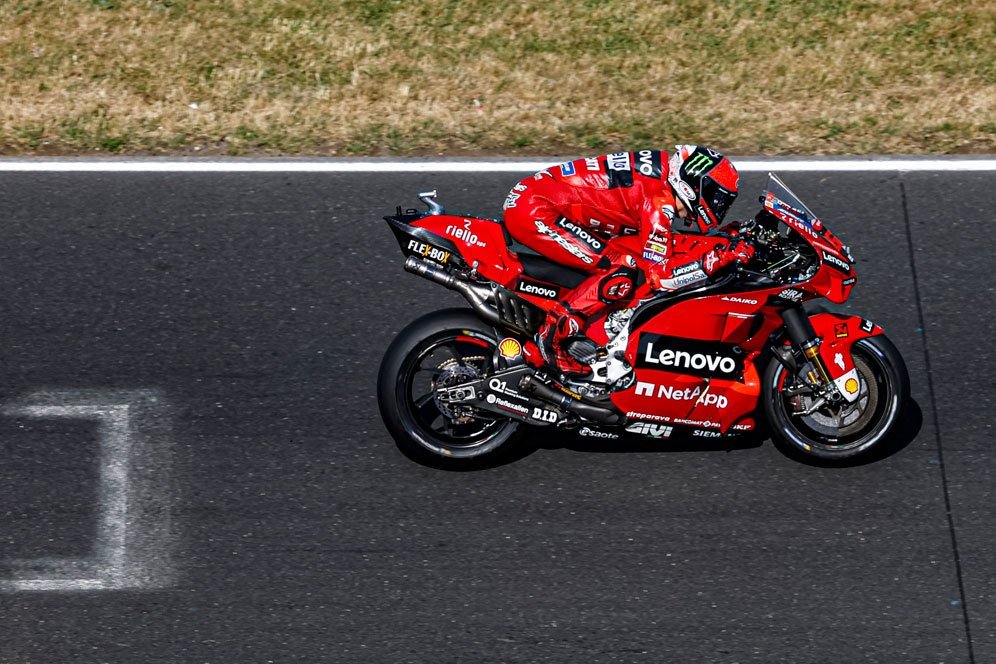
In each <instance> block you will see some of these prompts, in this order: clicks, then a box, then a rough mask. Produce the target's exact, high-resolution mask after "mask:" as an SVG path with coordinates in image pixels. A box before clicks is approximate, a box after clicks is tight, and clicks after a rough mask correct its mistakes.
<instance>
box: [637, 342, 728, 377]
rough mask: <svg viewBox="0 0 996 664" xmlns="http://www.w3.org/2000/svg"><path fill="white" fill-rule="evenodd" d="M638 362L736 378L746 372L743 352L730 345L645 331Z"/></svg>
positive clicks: (695, 373)
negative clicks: (744, 370)
mask: <svg viewBox="0 0 996 664" xmlns="http://www.w3.org/2000/svg"><path fill="white" fill-rule="evenodd" d="M636 365H637V366H638V367H646V368H649V369H659V370H661V371H673V372H675V373H683V374H690V375H693V376H715V377H719V378H729V379H734V380H735V379H737V378H738V377H739V376H740V374H741V372H742V371H743V354H742V353H741V352H740V350H739V349H738V348H736V346H732V345H730V344H724V343H719V342H715V341H698V340H694V339H682V338H680V337H668V336H664V335H660V334H651V333H644V334H641V335H640V343H639V349H638V354H637V358H636Z"/></svg>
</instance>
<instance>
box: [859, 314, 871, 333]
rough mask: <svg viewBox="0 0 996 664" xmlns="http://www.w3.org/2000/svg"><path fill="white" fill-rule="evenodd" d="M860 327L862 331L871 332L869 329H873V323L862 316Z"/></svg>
mask: <svg viewBox="0 0 996 664" xmlns="http://www.w3.org/2000/svg"><path fill="white" fill-rule="evenodd" d="M860 327H861V331H862V332H868V333H871V331H872V330H874V329H875V323H873V322H871V321H870V320H868V319H867V318H862V319H861V325H860Z"/></svg>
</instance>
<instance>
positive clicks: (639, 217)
mask: <svg viewBox="0 0 996 664" xmlns="http://www.w3.org/2000/svg"><path fill="white" fill-rule="evenodd" d="M734 173H735V171H734ZM504 210H505V213H504V221H505V226H506V227H507V228H508V232H509V233H510V234H511V235H512V237H513V238H515V239H516V240H517V241H519V242H521V243H522V244H524V245H526V246H527V247H529V248H530V249H533V250H534V251H536V252H538V253H540V254H542V255H543V256H545V257H547V258H549V259H551V260H554V261H556V262H558V263H560V264H562V265H565V266H567V267H570V268H573V269H575V270H580V271H583V272H587V273H589V274H590V275H591V276H590V277H589V278H588V279H586V280H585V281H584V282H582V283H581V285H579V286H578V287H577V288H575V289H574V290H572V291H570V292H569V293H568V294H567V295H566V296H565V297H564V298H563V299H562V300H561V301H560V303H559V305H560V306H558V307H555V308H554V310H553V311H552V312H551V315H550V317H549V318H548V321H547V325H546V326H545V328H544V330H542V331H541V333H540V335H541V336H542V337H545V338H546V339H547V340H548V341H550V342H552V343H551V344H550V345H551V346H552V350H553V351H554V352H555V353H556V355H557V364H558V365H559V366H560V369H561V370H562V371H578V370H583V369H584V367H583V365H580V364H578V363H576V362H573V360H571V359H570V358H569V357H568V356H566V355H565V354H564V353H563V352H562V350H563V349H561V348H560V345H561V342H563V341H565V340H567V339H568V338H569V337H572V336H576V335H580V334H583V332H584V328H585V326H586V324H587V322H588V320H589V319H592V318H594V317H595V316H597V315H598V314H600V313H602V312H603V311H604V310H605V308H607V307H609V306H612V305H614V304H616V303H622V302H623V301H624V300H626V299H627V298H628V297H629V296H630V295H632V293H633V291H634V290H635V288H636V283H637V279H638V277H639V272H638V269H639V270H641V271H642V272H643V273H644V274H645V275H646V278H647V280H648V281H649V283H650V285H651V286H652V287H653V288H654V289H657V290H674V289H678V288H683V287H685V286H688V285H691V284H694V283H698V282H700V281H704V280H705V279H707V278H708V275H710V274H712V273H713V272H715V271H716V270H719V269H720V268H722V267H723V266H725V265H728V264H729V263H731V262H733V261H734V260H737V259H738V253H737V251H736V250H734V251H728V250H727V249H728V248H729V249H733V247H732V246H729V245H727V244H726V243H717V238H715V237H706V236H702V235H692V234H681V233H679V232H674V231H676V230H678V229H679V228H681V224H682V220H681V219H679V218H678V215H677V212H676V206H675V196H674V191H673V189H672V188H671V185H670V184H668V154H667V153H666V152H663V151H660V150H641V151H639V152H619V153H615V154H609V155H603V156H600V157H590V158H587V159H577V160H575V161H571V162H566V163H563V164H560V165H557V166H552V167H550V168H548V169H545V170H542V171H540V172H539V173H536V174H535V175H533V176H530V177H528V178H526V179H524V180H522V181H521V182H519V183H518V184H517V185H515V187H513V188H512V191H511V192H509V195H508V197H507V198H506V200H505V205H504ZM673 227H674V228H673ZM691 228H692V227H691V226H689V227H688V230H691ZM627 236H633V237H627ZM740 250H741V251H742V250H743V248H742V247H741V248H740ZM741 260H743V258H741ZM550 333H552V335H551V334H550ZM551 337H552V338H551Z"/></svg>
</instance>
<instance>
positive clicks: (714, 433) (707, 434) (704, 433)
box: [692, 429, 723, 438]
mask: <svg viewBox="0 0 996 664" xmlns="http://www.w3.org/2000/svg"><path fill="white" fill-rule="evenodd" d="M692 435H693V436H698V437H699V438H722V437H723V434H721V433H720V432H718V431H704V430H702V429H696V430H695V431H693V432H692Z"/></svg>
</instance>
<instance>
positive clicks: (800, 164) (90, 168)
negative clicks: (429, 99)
mask: <svg viewBox="0 0 996 664" xmlns="http://www.w3.org/2000/svg"><path fill="white" fill-rule="evenodd" d="M562 161H564V158H562V157H561V158H558V157H550V158H549V159H542V160H538V161H486V160H480V161H466V160H464V161H460V160H457V161H417V160H412V161H403V160H402V161H374V160H370V161H367V160H338V159H329V160H313V161H308V160H297V159H283V160H251V159H204V160H200V159H191V160H189V161H176V160H167V159H162V160H160V159H155V158H152V159H114V158H108V159H97V160H93V159H73V158H67V159H35V158H30V157H28V158H22V159H0V172H8V173H13V172H27V173H88V172H89V173H533V172H536V171H538V170H541V169H543V168H547V167H549V166H550V165H551V164H557V163H560V162H562ZM733 162H734V163H735V164H736V166H737V169H738V170H739V171H740V172H741V173H757V172H767V171H780V172H783V173H787V172H822V173H834V172H873V171H877V172H897V171H903V172H961V173H964V172H981V171H996V159H989V158H985V159H964V158H951V159H886V158H879V159H758V158H744V159H738V158H736V157H734V158H733Z"/></svg>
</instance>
